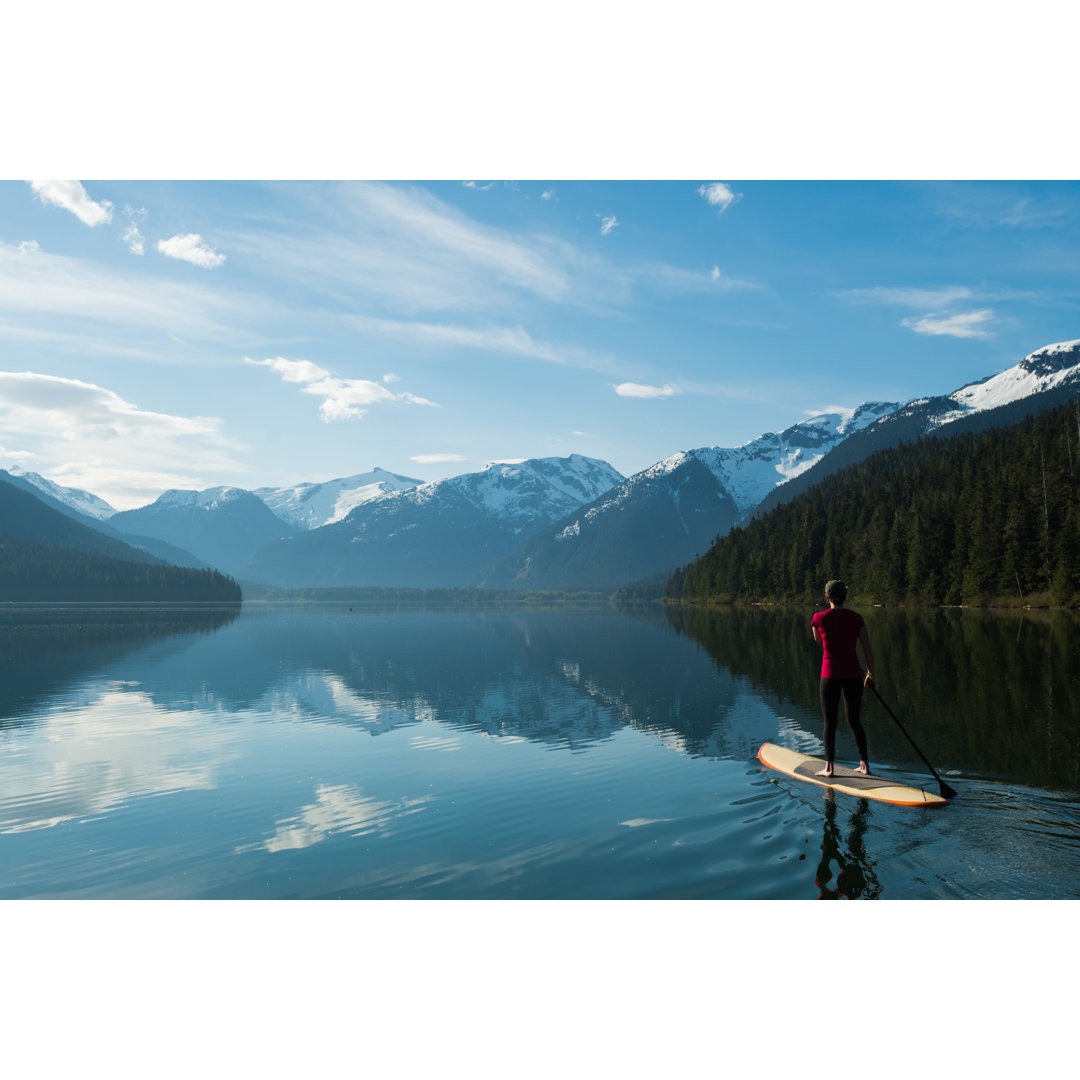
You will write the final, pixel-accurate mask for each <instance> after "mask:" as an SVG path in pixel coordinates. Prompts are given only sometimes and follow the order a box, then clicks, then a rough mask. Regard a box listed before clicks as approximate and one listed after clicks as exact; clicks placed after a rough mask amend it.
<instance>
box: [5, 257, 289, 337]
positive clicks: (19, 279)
mask: <svg viewBox="0 0 1080 1080" xmlns="http://www.w3.org/2000/svg"><path fill="white" fill-rule="evenodd" d="M247 306H248V300H247V298H239V297H238V296H236V295H235V294H234V295H233V296H231V297H222V296H219V295H217V294H215V293H214V292H213V291H211V290H209V289H205V288H203V287H202V286H199V285H187V284H179V283H176V282H162V281H155V280H153V279H152V278H149V277H148V276H146V275H145V274H136V273H118V272H114V271H111V270H107V269H104V268H103V267H101V266H98V265H96V264H95V263H93V262H91V261H89V260H85V259H78V258H73V257H71V256H66V255H54V254H52V253H50V252H46V251H43V250H41V248H40V247H39V246H38V245H37V244H36V243H33V242H26V243H23V244H20V245H18V246H14V245H10V244H5V243H4V242H3V241H2V240H0V311H9V312H11V313H12V314H13V316H14V317H15V318H17V319H18V321H19V322H20V323H21V324H22V325H24V326H26V325H28V324H32V322H33V320H34V319H35V318H36V319H38V320H39V321H40V320H48V321H47V323H46V324H45V325H47V326H48V327H52V326H54V325H55V323H54V321H53V320H54V317H55V316H58V315H59V316H75V317H80V318H85V319H90V320H93V321H94V322H101V323H108V324H112V325H120V326H123V327H126V328H127V329H134V328H138V327H143V328H152V329H154V330H156V331H162V332H166V333H167V332H169V331H170V330H177V331H178V330H180V329H181V328H182V329H183V330H184V332H185V333H186V334H196V335H214V336H218V337H226V336H231V332H230V331H229V330H228V329H227V328H226V325H225V324H224V323H223V322H221V321H219V319H220V318H224V319H226V320H227V321H228V322H235V320H236V318H237V317H238V316H239V315H240V314H241V313H242V312H243V310H244V308H245V307H247ZM252 307H253V308H257V307H258V304H257V303H253V304H252ZM259 310H260V311H262V312H263V313H267V314H268V313H269V312H268V310H267V309H266V305H265V304H264V305H262V307H261V308H260V309H259Z"/></svg>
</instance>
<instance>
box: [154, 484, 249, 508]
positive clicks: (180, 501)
mask: <svg viewBox="0 0 1080 1080" xmlns="http://www.w3.org/2000/svg"><path fill="white" fill-rule="evenodd" d="M247 494H249V492H248V491H246V490H245V489H244V488H238V487H212V488H206V489H205V490H204V491H192V490H189V489H187V488H170V489H169V490H168V491H163V492H162V493H161V494H160V495H159V496H158V497H157V499H156V500H155V501H154V502H152V503H151V504H150V505H151V506H153V507H155V508H156V509H158V510H206V511H210V510H217V509H219V508H220V507H222V506H225V505H226V504H227V503H231V502H235V501H236V500H237V499H240V498H243V497H244V496H245V495H247Z"/></svg>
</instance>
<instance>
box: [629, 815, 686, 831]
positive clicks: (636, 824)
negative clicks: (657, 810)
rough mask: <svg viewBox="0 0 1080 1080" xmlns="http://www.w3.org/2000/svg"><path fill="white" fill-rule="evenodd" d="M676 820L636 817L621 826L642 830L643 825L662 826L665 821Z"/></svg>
mask: <svg viewBox="0 0 1080 1080" xmlns="http://www.w3.org/2000/svg"><path fill="white" fill-rule="evenodd" d="M674 820H675V819H674V818H669V817H636V818H631V819H630V820H629V821H620V822H619V824H620V825H625V826H626V828H628V829H640V828H641V826H642V825H662V824H663V823H664V822H665V821H674Z"/></svg>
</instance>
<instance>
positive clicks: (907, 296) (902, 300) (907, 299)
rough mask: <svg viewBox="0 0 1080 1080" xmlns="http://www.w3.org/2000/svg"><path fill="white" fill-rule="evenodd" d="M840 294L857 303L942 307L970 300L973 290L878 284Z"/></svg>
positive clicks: (962, 287)
mask: <svg viewBox="0 0 1080 1080" xmlns="http://www.w3.org/2000/svg"><path fill="white" fill-rule="evenodd" d="M838 295H840V296H841V297H843V298H844V299H847V300H851V301H853V302H854V303H856V304H895V305H897V306H899V307H912V308H920V307H921V308H942V307H946V306H947V305H949V304H952V303H956V302H957V301H960V300H970V299H971V296H972V291H971V289H969V288H968V287H967V286H966V285H942V286H939V287H938V288H933V289H926V288H912V287H908V286H899V287H893V286H887V285H876V286H874V287H873V288H871V289H846V290H844V291H842V292H840V293H839V294H838Z"/></svg>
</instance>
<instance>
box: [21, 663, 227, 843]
mask: <svg viewBox="0 0 1080 1080" xmlns="http://www.w3.org/2000/svg"><path fill="white" fill-rule="evenodd" d="M135 685H137V684H134V683H122V682H115V683H112V684H110V685H109V686H107V687H105V688H104V689H103V690H102V692H100V693H99V694H97V695H96V696H95V697H94V698H93V699H88V698H86V697H83V696H81V695H80V698H79V701H78V704H77V705H76V706H75V707H74V708H71V707H68V708H66V709H64V710H62V711H60V710H57V711H55V712H52V713H50V714H48V715H47V716H43V717H41V718H39V719H38V720H37V722H36V723H35V725H34V728H33V730H32V731H31V732H29V733H28V734H27V735H26V736H25V737H23V738H21V739H19V740H16V741H15V742H14V743H9V744H8V746H7V748H6V752H5V754H4V757H3V759H0V760H2V765H3V788H2V792H0V832H4V833H14V832H27V831H29V830H32V829H45V828H49V827H51V826H53V825H58V824H60V823H61V822H64V821H70V820H72V819H75V818H82V817H87V816H91V815H96V814H100V813H102V812H104V811H107V810H111V809H115V808H116V807H118V806H120V805H122V804H123V803H124V802H126V801H128V800H129V799H133V798H138V797H144V796H147V795H164V794H167V793H169V792H174V791H192V790H197V789H202V790H209V789H212V788H214V787H216V786H217V781H216V774H217V772H218V770H219V768H220V767H221V765H222V764H223V763H225V762H226V761H228V760H231V759H232V758H234V757H236V752H235V751H229V750H228V748H229V745H230V743H231V742H232V741H233V736H232V734H231V733H230V732H229V731H228V729H222V728H218V727H213V726H211V725H208V724H207V723H206V722H205V716H204V715H203V714H201V713H199V712H194V711H185V712H170V711H169V710H167V709H164V708H162V707H161V706H159V705H156V704H155V703H154V702H153V700H152V699H151V698H150V697H149V696H148V695H147V694H145V693H143V692H142V691H138V690H133V689H130V687H132V686H135ZM31 744H32V745H31Z"/></svg>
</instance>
